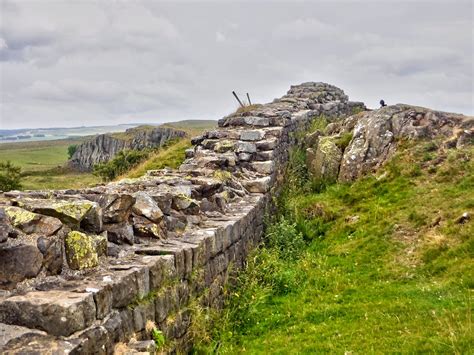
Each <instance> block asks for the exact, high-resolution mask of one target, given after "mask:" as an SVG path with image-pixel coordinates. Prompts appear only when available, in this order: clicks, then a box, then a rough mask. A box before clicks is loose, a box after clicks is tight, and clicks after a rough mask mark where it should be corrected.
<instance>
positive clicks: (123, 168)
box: [93, 150, 149, 181]
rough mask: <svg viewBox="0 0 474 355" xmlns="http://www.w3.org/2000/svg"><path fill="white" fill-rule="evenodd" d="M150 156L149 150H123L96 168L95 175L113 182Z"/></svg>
mask: <svg viewBox="0 0 474 355" xmlns="http://www.w3.org/2000/svg"><path fill="white" fill-rule="evenodd" d="M148 155H149V151H148V150H122V151H121V152H119V153H118V154H117V155H116V156H115V157H114V158H113V159H112V160H110V161H108V162H107V163H100V164H96V165H95V166H94V171H93V174H94V175H96V176H100V177H101V178H102V179H103V180H104V181H111V180H113V179H115V178H116V177H117V176H120V175H122V174H124V173H126V172H127V171H129V170H130V169H131V168H133V167H135V166H136V165H138V164H139V163H140V162H142V161H143V160H144V159H146V158H147V157H148Z"/></svg>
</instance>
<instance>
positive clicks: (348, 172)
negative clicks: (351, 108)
mask: <svg viewBox="0 0 474 355" xmlns="http://www.w3.org/2000/svg"><path fill="white" fill-rule="evenodd" d="M351 126H354V128H353V139H352V141H351V142H350V144H349V146H348V147H347V148H346V150H345V151H344V156H343V159H342V162H341V168H340V172H339V180H340V181H352V180H354V179H356V178H358V177H360V176H362V175H364V174H366V173H368V172H370V171H374V170H376V169H377V168H378V167H380V166H381V165H382V164H384V163H385V162H386V161H387V160H388V159H389V158H390V157H391V156H392V154H393V153H394V152H395V150H396V147H397V141H398V140H400V139H403V138H405V139H421V138H425V139H429V138H434V137H438V136H441V137H444V138H445V139H446V140H447V141H454V146H456V145H457V142H458V141H459V142H460V143H459V144H460V145H462V144H463V142H464V141H465V137H466V136H467V135H469V134H472V132H473V127H474V120H473V118H472V117H466V116H463V115H458V114H452V113H446V112H438V111H432V110H430V109H426V108H422V107H415V106H408V105H403V104H398V105H394V106H387V107H384V108H381V109H379V110H375V111H370V112H366V113H363V114H361V115H358V117H357V119H356V120H354V119H348V120H347V122H344V124H343V125H342V127H341V128H342V129H346V130H350V128H351Z"/></svg>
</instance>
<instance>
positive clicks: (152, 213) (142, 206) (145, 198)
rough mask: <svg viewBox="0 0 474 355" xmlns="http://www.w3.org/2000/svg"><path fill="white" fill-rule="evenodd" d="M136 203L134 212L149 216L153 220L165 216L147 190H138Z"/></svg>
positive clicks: (157, 220) (158, 219) (133, 208)
mask: <svg viewBox="0 0 474 355" xmlns="http://www.w3.org/2000/svg"><path fill="white" fill-rule="evenodd" d="M134 197H135V204H134V205H133V207H132V210H133V213H135V214H136V215H138V216H143V217H146V218H148V219H149V220H150V221H152V222H157V223H158V222H159V221H161V219H162V218H163V212H161V209H160V208H159V207H158V205H157V203H156V202H155V200H153V198H152V197H151V196H150V195H148V194H146V193H145V192H137V193H136V194H135V195H134Z"/></svg>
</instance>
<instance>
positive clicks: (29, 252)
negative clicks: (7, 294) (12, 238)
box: [0, 245, 43, 289]
mask: <svg viewBox="0 0 474 355" xmlns="http://www.w3.org/2000/svg"><path fill="white" fill-rule="evenodd" d="M42 262H43V255H42V254H41V252H40V251H39V250H38V248H37V247H36V246H34V245H18V246H11V247H6V248H1V249H0V288H7V289H8V288H12V287H15V285H16V284H17V283H18V282H21V281H23V280H25V279H27V278H32V277H35V276H36V275H38V273H39V272H40V269H41V265H42Z"/></svg>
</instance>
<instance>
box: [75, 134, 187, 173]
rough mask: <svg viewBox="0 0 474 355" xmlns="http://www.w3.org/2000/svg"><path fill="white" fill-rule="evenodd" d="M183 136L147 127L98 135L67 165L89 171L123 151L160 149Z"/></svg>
mask: <svg viewBox="0 0 474 355" xmlns="http://www.w3.org/2000/svg"><path fill="white" fill-rule="evenodd" d="M185 135H186V134H185V132H184V131H181V130H176V129H173V128H168V127H149V126H140V127H136V128H129V129H127V130H126V131H125V133H117V134H100V135H98V136H96V137H94V138H93V139H91V140H89V141H86V142H84V143H82V144H80V145H79V146H78V147H77V148H76V151H75V153H74V154H73V156H72V157H71V159H70V160H69V162H68V165H69V166H70V167H71V168H73V169H76V170H80V171H90V170H92V168H93V167H94V165H95V164H98V163H104V162H107V161H109V160H110V159H112V158H113V157H114V156H115V155H117V154H118V153H119V152H120V151H122V150H124V149H139V150H140V149H143V148H153V147H161V146H162V145H163V144H165V143H166V142H167V141H169V140H170V139H174V138H181V137H184V136H185Z"/></svg>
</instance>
